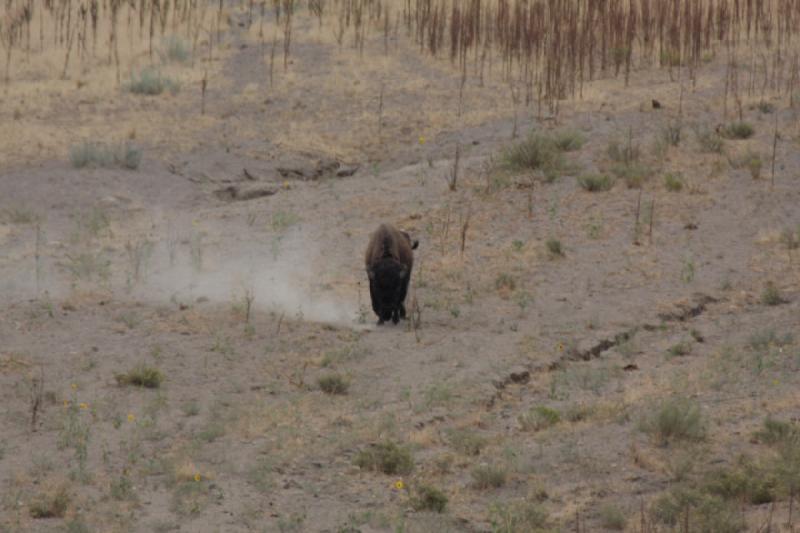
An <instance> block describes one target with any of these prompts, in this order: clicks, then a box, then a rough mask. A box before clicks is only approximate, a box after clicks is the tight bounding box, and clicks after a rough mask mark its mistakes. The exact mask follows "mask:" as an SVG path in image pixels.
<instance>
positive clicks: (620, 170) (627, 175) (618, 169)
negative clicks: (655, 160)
mask: <svg viewBox="0 0 800 533" xmlns="http://www.w3.org/2000/svg"><path fill="white" fill-rule="evenodd" d="M611 172H612V173H614V175H615V176H616V177H617V178H619V179H621V180H624V181H625V184H626V185H627V186H628V188H629V189H638V188H640V187H641V186H642V184H643V183H644V182H645V180H647V178H648V177H650V175H651V174H652V173H653V171H652V170H651V169H650V168H649V167H647V166H646V165H642V164H640V163H636V162H630V163H619V164H616V165H614V166H613V167H611Z"/></svg>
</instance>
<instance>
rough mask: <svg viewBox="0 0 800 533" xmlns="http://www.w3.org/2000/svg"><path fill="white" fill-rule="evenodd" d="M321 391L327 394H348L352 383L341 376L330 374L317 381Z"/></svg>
mask: <svg viewBox="0 0 800 533" xmlns="http://www.w3.org/2000/svg"><path fill="white" fill-rule="evenodd" d="M317 385H319V388H320V390H322V392H324V393H327V394H347V389H348V388H349V387H350V383H349V382H348V380H347V379H346V378H344V377H343V376H340V375H339V374H329V375H327V376H322V377H320V378H319V379H318V380H317Z"/></svg>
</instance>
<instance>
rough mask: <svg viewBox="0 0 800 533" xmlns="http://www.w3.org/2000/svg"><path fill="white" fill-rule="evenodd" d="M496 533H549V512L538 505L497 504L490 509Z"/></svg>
mask: <svg viewBox="0 0 800 533" xmlns="http://www.w3.org/2000/svg"><path fill="white" fill-rule="evenodd" d="M489 518H490V520H491V523H492V531H493V532H494V533H522V532H531V531H543V530H545V531H547V529H546V528H547V527H548V524H547V512H546V511H545V510H544V509H543V508H542V506H541V505H539V504H538V503H530V502H518V503H511V504H505V503H495V504H493V505H491V506H490V507H489Z"/></svg>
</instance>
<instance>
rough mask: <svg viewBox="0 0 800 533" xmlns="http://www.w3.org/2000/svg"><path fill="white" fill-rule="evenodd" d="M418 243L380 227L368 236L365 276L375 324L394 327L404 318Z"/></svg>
mask: <svg viewBox="0 0 800 533" xmlns="http://www.w3.org/2000/svg"><path fill="white" fill-rule="evenodd" d="M418 245H419V243H418V242H417V241H413V240H411V237H410V236H409V234H408V233H406V232H405V231H400V230H398V229H396V228H394V227H393V226H391V225H389V224H381V225H380V226H379V227H378V229H377V230H376V231H375V232H374V233H373V234H372V237H371V238H370V241H369V245H368V246H367V253H366V255H365V263H366V267H367V275H368V276H369V294H370V297H371V298H372V310H373V311H375V314H376V315H378V324H383V323H384V322H385V321H387V320H391V321H392V322H394V323H395V324H397V322H398V321H399V320H400V319H401V318H405V317H406V308H405V305H404V303H403V302H405V299H406V294H407V293H408V282H409V280H410V279H411V269H412V268H413V267H414V253H413V250H414V249H416V248H417V246H418Z"/></svg>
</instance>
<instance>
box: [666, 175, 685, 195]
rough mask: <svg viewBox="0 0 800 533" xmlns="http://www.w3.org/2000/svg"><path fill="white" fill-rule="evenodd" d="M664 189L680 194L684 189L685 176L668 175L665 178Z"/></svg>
mask: <svg viewBox="0 0 800 533" xmlns="http://www.w3.org/2000/svg"><path fill="white" fill-rule="evenodd" d="M664 187H666V188H667V190H668V191H669V192H680V190H681V189H683V176H681V174H680V173H671V172H670V173H668V174H666V175H665V176H664Z"/></svg>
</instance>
